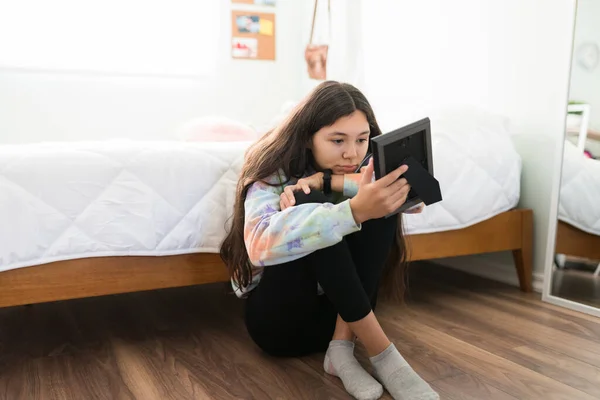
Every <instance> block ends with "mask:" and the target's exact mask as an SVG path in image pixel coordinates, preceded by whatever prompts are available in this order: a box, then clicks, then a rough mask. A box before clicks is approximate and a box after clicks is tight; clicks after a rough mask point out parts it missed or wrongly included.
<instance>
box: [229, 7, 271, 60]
mask: <svg viewBox="0 0 600 400" xmlns="http://www.w3.org/2000/svg"><path fill="white" fill-rule="evenodd" d="M231 57H233V58H236V59H247V60H275V14H274V13H265V12H256V11H249V10H232V11H231Z"/></svg>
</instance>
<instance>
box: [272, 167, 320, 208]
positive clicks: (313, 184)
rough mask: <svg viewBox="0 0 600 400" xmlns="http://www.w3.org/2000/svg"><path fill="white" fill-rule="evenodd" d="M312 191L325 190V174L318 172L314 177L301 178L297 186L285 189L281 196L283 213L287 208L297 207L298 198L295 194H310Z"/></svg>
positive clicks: (280, 204)
mask: <svg viewBox="0 0 600 400" xmlns="http://www.w3.org/2000/svg"><path fill="white" fill-rule="evenodd" d="M311 189H314V190H323V173H322V172H317V173H316V174H314V175H311V176H307V177H306V178H301V179H299V180H298V182H296V184H295V185H289V186H286V187H285V188H284V189H283V193H281V196H279V206H280V207H281V211H283V210H285V209H286V208H289V207H292V206H294V205H296V198H295V197H294V192H297V191H299V190H302V191H303V192H304V193H306V194H309V193H310V191H311Z"/></svg>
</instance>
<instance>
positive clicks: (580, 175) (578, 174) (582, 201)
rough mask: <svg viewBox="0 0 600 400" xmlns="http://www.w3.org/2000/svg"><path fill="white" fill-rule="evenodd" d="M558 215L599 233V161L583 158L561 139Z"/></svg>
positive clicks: (596, 233)
mask: <svg viewBox="0 0 600 400" xmlns="http://www.w3.org/2000/svg"><path fill="white" fill-rule="evenodd" d="M558 218H559V219H560V220H562V221H564V222H567V223H569V224H571V225H573V226H575V227H577V228H579V229H581V230H582V231H585V232H588V233H591V234H593V235H600V161H599V160H594V159H591V158H587V157H584V156H583V154H581V152H580V151H578V150H577V147H576V146H575V145H574V144H572V143H571V142H569V141H565V150H564V158H563V168H562V177H561V185H560V200H559V206H558Z"/></svg>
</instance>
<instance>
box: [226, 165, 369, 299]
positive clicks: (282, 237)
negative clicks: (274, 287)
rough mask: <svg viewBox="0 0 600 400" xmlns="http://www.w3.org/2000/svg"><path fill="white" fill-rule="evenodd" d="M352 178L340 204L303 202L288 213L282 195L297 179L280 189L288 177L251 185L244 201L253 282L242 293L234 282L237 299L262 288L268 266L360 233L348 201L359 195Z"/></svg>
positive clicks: (345, 182)
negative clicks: (256, 288)
mask: <svg viewBox="0 0 600 400" xmlns="http://www.w3.org/2000/svg"><path fill="white" fill-rule="evenodd" d="M352 178H354V176H353V177H352ZM352 178H351V177H350V176H348V175H346V176H345V177H344V191H343V193H342V194H341V196H340V199H339V201H338V202H337V204H332V203H324V204H316V203H315V204H301V205H297V206H294V207H290V208H287V209H286V210H284V211H281V207H280V205H279V201H280V195H281V193H283V188H284V187H285V186H288V185H293V184H295V183H296V180H291V181H290V182H288V183H287V184H285V185H282V184H281V182H285V181H286V178H285V177H284V176H283V175H282V174H278V175H275V176H273V177H271V178H270V179H268V180H267V182H268V183H271V184H277V186H271V185H269V184H267V183H265V182H255V183H254V184H252V185H251V186H250V188H249V189H248V193H247V196H246V201H245V202H244V207H245V225H244V242H245V244H246V250H247V251H248V256H249V258H250V262H251V263H252V265H253V266H254V268H253V279H252V282H251V284H250V285H249V286H248V287H246V288H243V289H242V288H240V287H239V286H238V285H237V283H236V282H234V281H232V285H233V289H234V290H235V293H236V295H237V296H238V297H243V296H244V295H245V294H247V293H248V292H249V291H251V290H252V289H254V288H255V287H256V286H257V285H258V283H259V282H260V278H261V275H262V270H263V268H264V267H265V266H269V265H276V264H283V263H286V262H289V261H293V260H297V259H299V258H302V257H304V256H306V255H308V254H310V253H312V252H314V251H316V250H319V249H323V248H326V247H329V246H332V245H334V244H336V243H339V242H340V241H341V240H342V238H343V237H344V236H345V235H348V234H350V233H353V232H356V231H358V230H360V228H361V226H360V224H357V223H356V221H355V220H354V217H353V216H352V210H351V209H350V200H349V198H350V197H354V195H356V193H357V192H358V181H357V180H355V179H352Z"/></svg>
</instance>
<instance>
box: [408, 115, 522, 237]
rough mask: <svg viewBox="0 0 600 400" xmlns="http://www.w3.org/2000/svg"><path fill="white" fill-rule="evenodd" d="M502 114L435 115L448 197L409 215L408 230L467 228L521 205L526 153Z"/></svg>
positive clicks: (437, 153) (437, 162) (436, 161)
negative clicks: (516, 143)
mask: <svg viewBox="0 0 600 400" xmlns="http://www.w3.org/2000/svg"><path fill="white" fill-rule="evenodd" d="M507 124H508V122H507V121H506V120H505V119H503V118H500V117H497V116H494V115H491V114H487V113H482V112H473V111H472V110H466V111H464V110H462V111H461V110H460V109H457V110H448V111H447V112H445V113H444V114H440V115H439V116H438V117H432V118H431V130H432V132H431V136H432V147H433V148H432V152H433V171H434V175H435V177H436V178H437V179H438V181H439V182H440V186H441V190H442V197H443V201H441V202H439V203H436V204H433V205H431V206H429V207H427V208H425V210H424V212H423V213H421V214H416V215H406V216H405V218H404V221H405V224H404V230H405V232H407V233H409V234H416V233H431V232H440V231H447V230H453V229H460V228H465V227H467V226H471V225H474V224H476V223H477V222H481V221H484V220H486V219H489V218H491V217H493V216H495V215H498V214H500V213H502V212H504V211H508V210H510V209H512V208H514V207H516V205H517V203H518V202H519V196H520V185H521V158H520V156H519V154H518V153H517V151H516V150H515V148H514V146H513V143H512V139H511V138H510V134H509V131H508V126H507Z"/></svg>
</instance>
